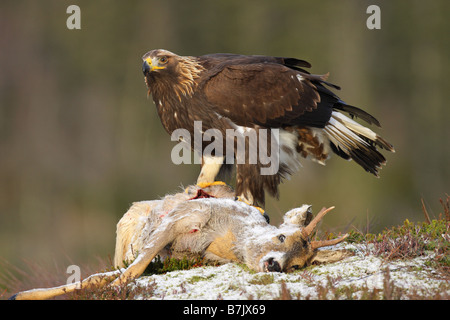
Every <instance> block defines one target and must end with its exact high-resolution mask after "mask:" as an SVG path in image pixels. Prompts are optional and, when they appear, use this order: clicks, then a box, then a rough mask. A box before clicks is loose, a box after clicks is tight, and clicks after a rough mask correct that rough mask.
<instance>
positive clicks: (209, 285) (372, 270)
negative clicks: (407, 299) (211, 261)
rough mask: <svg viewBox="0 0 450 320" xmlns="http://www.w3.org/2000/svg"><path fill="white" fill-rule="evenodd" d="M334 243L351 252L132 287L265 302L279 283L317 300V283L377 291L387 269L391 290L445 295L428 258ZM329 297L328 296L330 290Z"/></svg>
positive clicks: (157, 293) (160, 278)
mask: <svg viewBox="0 0 450 320" xmlns="http://www.w3.org/2000/svg"><path fill="white" fill-rule="evenodd" d="M335 247H336V248H341V249H342V248H346V249H348V250H352V251H353V252H354V253H355V255H354V256H352V257H350V258H347V259H344V260H342V261H339V262H336V263H332V264H325V265H319V266H314V267H312V268H307V269H306V270H300V271H297V272H294V273H288V274H286V273H278V272H268V273H262V272H259V273H255V272H251V271H248V270H246V269H245V268H243V267H241V266H239V265H237V264H233V263H229V264H225V265H222V266H218V267H200V268H194V269H191V270H181V271H173V272H168V273H166V274H163V275H152V276H144V277H140V278H138V279H137V280H136V282H135V285H138V286H149V287H150V286H151V287H152V288H153V290H150V291H151V292H149V295H148V296H141V297H140V298H141V299H166V300H174V299H177V300H178V299H180V300H184V299H202V300H210V299H224V300H242V299H249V298H252V299H260V300H269V299H276V298H279V297H280V294H281V284H282V282H284V283H285V284H286V287H287V289H288V290H289V292H290V294H291V296H293V297H297V296H299V297H300V298H309V299H317V298H318V297H319V293H318V292H317V286H318V284H320V285H321V286H322V287H327V286H328V287H329V286H330V285H331V286H333V288H335V289H338V290H339V289H344V288H348V287H352V288H356V289H354V290H352V291H353V292H355V293H354V294H353V296H352V297H351V298H352V299H358V298H360V296H359V294H358V288H361V290H362V289H363V288H368V289H370V290H373V289H380V290H381V291H382V290H383V288H384V285H385V279H386V270H389V276H390V277H389V280H390V282H391V283H392V284H393V286H394V287H395V288H401V289H404V290H409V289H413V290H416V292H417V293H422V294H425V295H433V294H435V293H440V294H444V293H446V294H448V295H450V283H449V281H448V280H447V279H440V278H439V277H432V276H431V274H432V273H433V269H432V268H430V267H428V266H427V265H426V262H427V261H429V260H430V259H431V258H432V257H431V256H422V257H417V258H414V259H409V260H394V261H385V260H383V259H382V258H380V257H375V256H372V255H367V250H366V249H365V247H362V246H358V245H353V244H340V245H338V246H335ZM328 249H329V248H328ZM329 295H331V296H330V297H329V298H332V293H329ZM327 298H328V296H327Z"/></svg>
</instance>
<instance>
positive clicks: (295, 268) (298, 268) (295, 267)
mask: <svg viewBox="0 0 450 320" xmlns="http://www.w3.org/2000/svg"><path fill="white" fill-rule="evenodd" d="M300 269H301V268H300V266H299V265H297V264H296V265H294V266H292V267H291V268H290V271H296V270H300Z"/></svg>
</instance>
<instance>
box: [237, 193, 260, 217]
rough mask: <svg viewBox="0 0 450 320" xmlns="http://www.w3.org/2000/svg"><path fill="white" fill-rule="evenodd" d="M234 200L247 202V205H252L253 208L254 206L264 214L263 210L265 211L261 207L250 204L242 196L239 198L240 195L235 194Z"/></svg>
mask: <svg viewBox="0 0 450 320" xmlns="http://www.w3.org/2000/svg"><path fill="white" fill-rule="evenodd" d="M236 200H238V201H241V202H243V203H245V204H248V205H249V206H252V207H253V208H256V209H257V210H258V211H259V212H261V214H262V215H264V214H265V212H266V211H265V210H264V209H263V208H261V207H257V206H254V205H252V204H251V203H250V202H248V201H247V200H245V199H244V198H241V197H239V196H237V197H236Z"/></svg>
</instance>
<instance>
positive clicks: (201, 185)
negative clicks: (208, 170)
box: [197, 181, 227, 189]
mask: <svg viewBox="0 0 450 320" xmlns="http://www.w3.org/2000/svg"><path fill="white" fill-rule="evenodd" d="M226 185H227V184H226V183H225V182H223V181H214V182H197V187H199V188H201V189H205V188H208V187H211V186H226Z"/></svg>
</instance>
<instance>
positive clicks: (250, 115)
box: [204, 60, 329, 127]
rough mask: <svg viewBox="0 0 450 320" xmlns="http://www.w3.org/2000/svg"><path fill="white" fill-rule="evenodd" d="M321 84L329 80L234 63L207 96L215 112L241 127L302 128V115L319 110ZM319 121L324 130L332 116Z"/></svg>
mask: <svg viewBox="0 0 450 320" xmlns="http://www.w3.org/2000/svg"><path fill="white" fill-rule="evenodd" d="M296 61H300V62H302V60H296ZM300 65H301V66H308V65H306V62H303V63H300ZM318 81H325V79H324V78H322V76H316V75H310V74H308V73H303V72H300V71H298V70H294V69H291V68H289V67H287V66H284V65H281V64H277V63H271V62H261V63H243V64H236V63H233V64H231V65H228V66H225V67H223V69H221V70H220V71H217V72H216V73H215V74H214V75H212V76H210V77H209V78H208V80H207V81H205V83H204V93H205V96H206V99H207V100H208V101H209V102H210V103H211V105H213V106H214V108H215V110H214V111H215V112H217V113H218V114H220V115H222V116H225V117H227V118H229V119H230V120H231V121H233V122H234V123H236V124H237V125H241V126H249V125H250V124H258V125H263V126H271V127H280V126H286V125H299V124H301V122H302V115H304V114H305V113H311V112H312V113H314V111H315V110H317V109H318V108H317V106H318V103H319V102H320V101H321V97H320V93H319V91H318V90H317V84H320V82H318ZM313 82H315V83H313ZM317 117H319V118H320V119H317V120H316V121H318V122H319V123H321V124H322V126H323V125H324V124H325V123H326V122H327V121H328V118H329V114H321V113H317Z"/></svg>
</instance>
